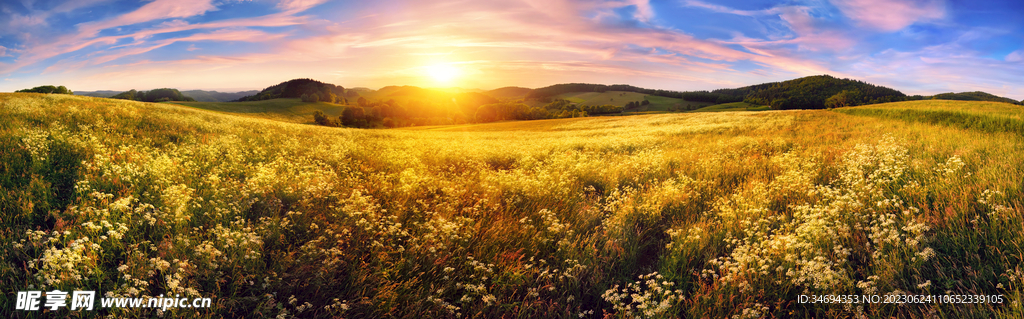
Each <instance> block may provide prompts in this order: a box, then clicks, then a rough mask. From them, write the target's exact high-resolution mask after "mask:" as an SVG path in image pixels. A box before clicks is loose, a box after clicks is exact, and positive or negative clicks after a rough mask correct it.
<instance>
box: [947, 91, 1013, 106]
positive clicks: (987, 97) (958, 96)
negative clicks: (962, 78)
mask: <svg viewBox="0 0 1024 319" xmlns="http://www.w3.org/2000/svg"><path fill="white" fill-rule="evenodd" d="M931 99H933V100H954V101H991V102H1003V103H1010V104H1018V105H1020V104H1024V101H1017V100H1014V99H1011V98H1007V97H1002V96H997V95H993V94H989V93H985V92H981V91H975V92H961V93H952V92H951V93H942V94H936V95H933V96H931Z"/></svg>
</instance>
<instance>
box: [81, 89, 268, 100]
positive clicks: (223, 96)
mask: <svg viewBox="0 0 1024 319" xmlns="http://www.w3.org/2000/svg"><path fill="white" fill-rule="evenodd" d="M119 93H122V91H110V90H100V91H79V92H75V95H82V96H92V97H112V96H114V95H117V94H119ZM256 93H259V91H256V90H252V91H240V92H217V91H206V90H188V91H181V94H182V95H184V96H187V97H191V98H193V99H195V100H196V101H199V102H228V101H234V100H237V99H239V98H241V97H243V96H247V95H253V94H256Z"/></svg>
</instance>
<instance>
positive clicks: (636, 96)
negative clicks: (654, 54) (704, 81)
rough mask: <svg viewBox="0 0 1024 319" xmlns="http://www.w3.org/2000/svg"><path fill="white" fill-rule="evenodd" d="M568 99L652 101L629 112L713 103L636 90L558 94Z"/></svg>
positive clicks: (622, 102) (590, 102) (620, 102)
mask: <svg viewBox="0 0 1024 319" xmlns="http://www.w3.org/2000/svg"><path fill="white" fill-rule="evenodd" d="M557 97H558V98H562V99H565V100H568V101H570V102H573V103H579V104H585V105H605V104H611V105H617V106H623V107H624V106H626V104H628V103H629V102H640V101H643V100H644V99H647V100H648V101H650V102H651V103H650V104H649V105H644V106H641V107H640V108H636V109H630V110H628V111H629V112H631V113H632V112H669V111H677V110H683V111H685V110H691V109H697V108H702V107H705V106H708V105H711V104H712V103H707V102H691V101H686V100H683V99H676V98H670V97H663V96H654V95H646V94H642V93H635V92H620V91H608V92H603V93H599V92H573V93H565V94H560V95H558V96H557Z"/></svg>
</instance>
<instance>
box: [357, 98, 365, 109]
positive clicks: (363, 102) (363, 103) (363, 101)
mask: <svg viewBox="0 0 1024 319" xmlns="http://www.w3.org/2000/svg"><path fill="white" fill-rule="evenodd" d="M366 103H367V101H366V98H365V97H362V96H360V97H359V99H357V100H356V105H359V106H360V107H366Z"/></svg>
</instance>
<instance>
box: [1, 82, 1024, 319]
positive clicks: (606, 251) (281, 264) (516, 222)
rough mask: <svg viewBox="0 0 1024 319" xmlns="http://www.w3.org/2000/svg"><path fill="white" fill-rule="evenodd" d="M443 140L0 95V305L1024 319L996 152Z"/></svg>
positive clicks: (1009, 165)
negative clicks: (804, 297) (168, 301)
mask: <svg viewBox="0 0 1024 319" xmlns="http://www.w3.org/2000/svg"><path fill="white" fill-rule="evenodd" d="M911 106H915V105H911ZM957 106H960V107H962V108H965V109H967V110H966V112H967V113H979V112H975V111H971V110H970V109H972V108H974V107H975V106H976V107H978V108H979V109H984V108H986V107H988V106H986V105H978V104H970V102H966V103H962V104H956V105H954V104H949V105H946V106H942V107H957ZM873 107H874V108H876V109H885V108H894V109H896V108H900V107H904V108H906V107H907V105H903V104H894V105H881V106H873ZM922 107H923V106H922ZM853 109H857V108H853ZM962 110H963V109H962ZM840 111H842V110H840ZM996 112H997V113H999V112H1002V113H1005V114H1007V116H1012V114H1014V111H1013V110H1010V109H1003V110H997V111H996ZM451 128H452V129H453V130H457V131H455V132H447V131H440V130H434V131H431V130H415V131H410V130H352V129H344V128H326V127H319V126H310V125H295V124H290V123H280V122H275V121H269V120H264V119H256V118H246V117H239V116H233V115H229V114H220V113H215V112H208V111H203V110H197V109H195V108H188V107H181V106H177V105H173V104H154V103H139V102H133V101H117V100H109V99H99V98H88V97H76V96H56V95H43V94H0V143H2V145H0V156H2V157H3V158H0V164H2V166H0V168H2V169H0V174H2V175H0V177H2V178H0V183H3V187H4V188H3V192H2V193H0V195H2V197H0V210H2V214H0V216H3V218H2V219H0V223H2V225H3V227H0V251H2V253H0V290H2V291H0V293H2V294H3V295H5V296H13V295H14V293H15V291H16V290H20V289H26V288H25V287H30V286H32V287H39V288H40V289H43V290H49V289H61V290H65V291H69V290H74V289H76V288H83V287H88V288H91V289H96V290H97V293H98V294H100V295H103V294H104V293H108V292H109V293H113V294H122V295H137V294H146V295H159V294H171V293H181V294H183V295H188V294H191V292H188V291H186V289H194V290H195V294H196V295H199V296H203V297H212V298H214V300H215V301H214V308H213V309H210V310H208V311H207V310H202V311H194V310H191V309H176V310H174V311H172V312H168V313H166V314H165V317H167V316H170V317H205V318H221V317H276V316H282V315H284V316H287V315H298V316H300V317H322V318H329V317H352V318H366V317H398V318H423V317H453V316H455V315H456V313H459V314H462V315H463V316H471V317H519V318H538V317H544V318H579V313H581V312H586V311H591V310H592V311H594V313H593V314H591V315H589V317H592V318H596V317H599V316H600V315H602V313H609V314H614V313H618V315H620V316H624V314H623V313H622V312H624V311H625V309H626V308H625V306H626V305H629V306H630V308H631V309H637V307H638V306H641V303H640V302H638V301H637V302H634V301H635V300H633V299H632V298H631V297H630V295H631V294H633V293H636V294H637V296H644V297H645V299H646V300H647V302H644V303H643V304H642V306H644V307H650V308H654V309H659V310H658V311H664V312H663V313H661V314H660V317H689V318H727V317H732V316H739V315H742V314H749V313H750V311H751V310H754V311H758V312H764V313H765V315H766V316H767V317H797V318H810V317H814V318H841V317H854V316H858V315H857V314H856V311H857V310H856V309H857V307H853V308H850V309H846V308H845V307H842V306H836V305H821V304H799V303H797V302H795V301H796V300H797V299H796V298H797V296H798V295H800V294H804V293H805V292H806V293H811V294H833V295H835V294H844V295H853V294H856V295H861V294H872V293H874V294H885V293H888V292H891V291H895V290H899V291H903V292H907V293H912V294H921V295H927V294H945V293H946V291H950V292H951V293H953V294H971V295H978V294H985V295H997V294H1001V295H1004V296H1005V298H1006V299H1009V300H1007V301H1006V302H1005V303H1003V304H1001V305H978V304H957V305H949V304H927V305H900V306H897V305H893V304H869V305H862V308H860V309H862V310H863V311H864V313H865V316H866V317H868V318H892V317H897V318H923V317H931V316H939V317H945V318H967V317H978V318H990V317H997V316H998V315H1002V316H1004V317H1007V318H1020V316H1021V315H1022V314H1024V313H1022V312H1021V306H1020V304H1016V305H1014V304H1012V303H1011V302H1010V301H1013V300H1018V301H1019V300H1020V298H1021V296H1022V292H1024V281H1021V280H1020V279H1017V278H1019V277H1020V276H1021V275H1024V272H1022V271H1021V268H1020V265H1021V263H1022V262H1024V260H1022V258H1024V257H1021V256H1024V249H1022V247H1024V229H1022V224H1024V216H1022V213H1021V211H1022V207H1024V202H1022V198H1024V190H1022V188H1021V187H1022V185H1024V140H1022V138H1021V137H1020V136H1017V135H1012V134H1002V133H987V132H984V131H980V130H975V129H962V128H958V127H955V126H954V127H950V126H945V125H932V124H928V123H922V122H917V121H913V120H907V118H900V117H892V118H889V117H885V118H873V117H865V116H852V115H848V114H843V113H840V112H829V111H824V110H815V111H785V112H758V113H754V112H734V113H683V114H652V115H640V116H630V117H593V118H582V119H562V120H551V121H532V122H505V123H491V124H483V125H474V126H461V127H451ZM434 129H438V128H436V127H435V128H434ZM26 161H27V164H26ZM67 172H75V173H73V174H67ZM865 178H871V179H872V180H871V181H867V180H865ZM75 185H77V186H75ZM865 185H870V187H867V186H865ZM67 186H73V187H72V188H67ZM74 187H77V188H74ZM812 190H814V191H812ZM826 190H829V191H826ZM986 190H998V191H1001V192H1002V195H996V196H992V197H989V196H988V195H986V194H991V193H986ZM69 191H70V192H69ZM62 194H63V195H70V197H69V198H67V199H61V197H60V196H61V195H62ZM892 199H896V200H895V201H894V200H892ZM71 206H74V208H73V209H72V208H68V207H71ZM107 225H109V226H107ZM96 227H99V228H96ZM29 230H31V232H28V231H29ZM115 237H117V238H115ZM86 238H88V239H86ZM730 243H731V244H730ZM93 244H95V245H98V247H99V248H100V249H96V248H95V247H94V246H92V245H93ZM150 247H153V248H150ZM44 257H45V258H44ZM29 265H32V266H29ZM654 272H657V275H653V276H661V277H652V279H654V280H652V281H650V282H644V281H643V280H639V281H638V279H637V278H638V276H643V275H647V274H652V273H654ZM79 276H80V277H79ZM126 276H130V277H131V278H133V279H134V280H125V279H124V278H127V277H126ZM250 282H252V284H250ZM626 285H629V286H630V287H634V288H635V289H634V290H631V291H625V292H624V291H621V290H618V291H616V290H614V289H612V288H613V287H616V286H618V287H619V288H623V287H625V286H626ZM136 289H137V291H136V292H133V290H136ZM658 289H661V290H660V291H664V290H665V289H668V290H675V289H678V290H680V293H681V295H683V296H685V299H682V300H680V299H678V298H676V297H675V296H677V294H676V293H670V294H664V293H652V292H655V291H657V290H658ZM870 289H874V292H869V290H870ZM620 293H625V296H624V297H623V298H622V299H619V298H616V297H615V296H617V295H619V294H620ZM649 293H650V294H649ZM274 294H276V295H277V297H276V298H268V297H267V295H271V296H273V295H274ZM289 296H294V297H295V298H296V302H289ZM9 298H13V297H9ZM307 302H308V303H309V305H310V306H309V307H307V306H305V303H307ZM659 302H665V304H667V305H669V307H668V308H664V309H662V308H656V307H657V305H658V303H659ZM13 304H14V303H13V301H12V300H10V299H7V302H3V303H0V316H4V317H12V316H21V314H20V312H17V313H16V311H14V310H13ZM456 307H457V309H456ZM616 307H618V308H616ZM762 307H763V308H762ZM300 308H301V309H300ZM61 311H67V310H66V309H62V310H59V311H58V312H59V313H57V314H55V315H57V316H59V315H61V314H69V313H63V312H61ZM90 314H96V315H106V314H110V315H122V314H123V315H128V316H135V315H138V316H153V315H155V313H154V312H146V310H139V309H130V310H124V311H116V310H114V311H112V310H108V309H99V310H95V311H93V312H91V313H90ZM584 317H588V316H587V314H586V313H584ZM628 317H633V316H628ZM858 317H859V316H858Z"/></svg>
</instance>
